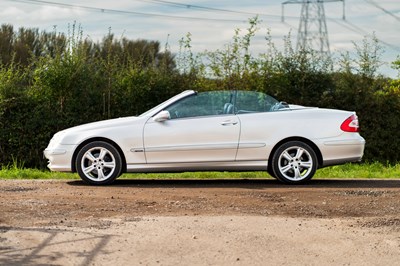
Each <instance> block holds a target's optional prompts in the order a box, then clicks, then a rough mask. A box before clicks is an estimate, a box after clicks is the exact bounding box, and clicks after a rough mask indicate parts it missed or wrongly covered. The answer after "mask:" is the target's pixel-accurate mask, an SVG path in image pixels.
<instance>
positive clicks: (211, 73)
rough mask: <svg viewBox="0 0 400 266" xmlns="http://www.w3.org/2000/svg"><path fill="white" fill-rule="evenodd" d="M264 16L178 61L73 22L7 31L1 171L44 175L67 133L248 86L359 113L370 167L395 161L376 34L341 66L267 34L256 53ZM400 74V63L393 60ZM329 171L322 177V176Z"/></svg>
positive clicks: (2, 34) (395, 95) (391, 86)
mask: <svg viewBox="0 0 400 266" xmlns="http://www.w3.org/2000/svg"><path fill="white" fill-rule="evenodd" d="M259 28H260V21H259V20H258V19H257V18H252V19H250V20H249V25H248V27H247V29H236V30H235V31H234V32H233V38H232V41H231V42H230V43H228V44H226V45H225V46H223V47H222V48H221V49H217V50H214V51H210V50H207V51H204V52H202V53H194V52H193V50H192V48H193V47H192V43H191V38H192V36H191V34H190V33H188V34H187V35H186V36H185V37H184V38H182V40H181V42H180V44H181V48H180V51H179V54H178V55H176V57H175V55H173V54H172V53H171V51H169V50H168V44H167V45H166V46H165V49H164V50H162V48H161V45H160V44H159V43H158V42H155V41H146V40H129V39H127V38H125V37H122V38H120V39H116V38H115V37H114V35H113V34H112V33H111V31H110V32H109V33H108V34H107V35H106V36H105V37H104V38H103V39H102V40H101V41H100V42H96V43H95V42H93V41H92V40H90V39H84V38H83V37H82V36H83V33H82V30H81V29H80V27H79V26H77V25H76V24H73V25H71V26H70V30H69V32H68V34H67V35H65V34H61V33H57V32H56V29H55V30H54V31H53V32H50V33H47V32H39V31H38V30H37V29H25V28H21V29H18V30H14V28H13V27H12V26H11V25H2V26H1V27H0V165H2V166H3V167H6V166H9V165H12V164H13V162H21V161H23V162H24V164H25V166H26V167H39V168H45V164H46V161H45V160H44V159H43V156H42V151H43V150H44V149H45V147H46V145H47V143H48V141H49V140H50V138H51V136H52V135H53V134H54V133H55V132H57V131H59V130H61V129H64V128H67V127H71V126H75V125H79V124H82V123H87V122H91V121H97V120H102V119H108V118H114V117H121V116H129V115H138V114H140V113H142V112H144V111H146V110H147V109H149V108H150V107H153V106H155V105H156V104H158V103H160V102H162V101H164V100H166V99H167V98H169V97H171V96H172V95H175V94H177V93H179V92H181V91H183V90H187V89H194V90H199V91H207V90H212V89H241V90H255V91H261V92H266V93H267V94H270V95H272V96H274V97H275V98H277V99H279V100H283V101H286V102H289V103H295V104H301V105H308V106H319V107H327V108H338V109H345V110H351V111H356V112H357V114H358V115H359V119H360V123H361V129H362V132H361V134H362V135H363V136H364V137H365V138H366V140H367V145H366V150H365V156H364V158H365V160H366V161H370V162H372V161H379V162H382V163H387V162H389V163H393V164H395V163H397V162H399V161H400V147H399V146H398V145H394V144H393V143H394V141H396V140H397V139H400V72H399V77H398V79H388V78H384V77H381V76H379V75H377V69H378V67H379V66H380V64H381V62H380V55H381V51H382V49H381V47H380V46H379V43H378V41H377V39H376V38H375V37H374V36H372V37H371V38H365V40H363V42H362V43H361V44H357V43H354V45H355V50H356V53H355V54H350V53H346V52H345V53H343V54H342V55H341V57H340V58H338V59H331V58H327V57H324V56H320V55H319V54H318V53H316V52H314V51H308V50H301V51H297V50H295V49H294V48H293V45H292V43H291V36H290V34H289V35H288V36H287V37H285V40H284V47H283V49H277V48H276V46H275V44H274V43H273V42H272V38H271V36H270V35H269V33H267V35H266V36H265V41H266V45H265V53H263V54H261V55H253V54H252V53H251V44H252V41H253V38H254V37H255V35H256V32H257V31H258V30H259ZM393 68H394V69H397V70H399V71H400V57H399V58H397V60H396V61H395V62H393ZM323 171H325V170H323Z"/></svg>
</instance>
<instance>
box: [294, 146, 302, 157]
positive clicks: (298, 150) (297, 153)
mask: <svg viewBox="0 0 400 266" xmlns="http://www.w3.org/2000/svg"><path fill="white" fill-rule="evenodd" d="M303 153H304V149H302V148H298V149H297V152H296V156H295V158H296V159H300V158H301V156H303Z"/></svg>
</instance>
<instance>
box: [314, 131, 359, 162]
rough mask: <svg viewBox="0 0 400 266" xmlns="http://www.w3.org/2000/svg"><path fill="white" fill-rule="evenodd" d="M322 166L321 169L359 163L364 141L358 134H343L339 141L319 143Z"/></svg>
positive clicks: (331, 140)
mask: <svg viewBox="0 0 400 266" xmlns="http://www.w3.org/2000/svg"><path fill="white" fill-rule="evenodd" d="M318 147H319V148H320V150H321V153H322V158H323V164H322V166H321V167H325V166H330V165H338V164H344V163H350V162H359V161H361V159H362V157H363V155H364V148H365V139H364V138H363V137H361V136H360V135H359V134H354V133H353V134H344V135H343V136H341V138H339V139H329V140H328V139H326V140H322V141H320V143H319V145H318Z"/></svg>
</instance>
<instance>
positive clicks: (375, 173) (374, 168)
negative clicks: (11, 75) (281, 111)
mask: <svg viewBox="0 0 400 266" xmlns="http://www.w3.org/2000/svg"><path fill="white" fill-rule="evenodd" d="M399 176H400V164H396V165H387V164H382V163H379V162H373V163H364V164H345V165H338V166H332V167H327V168H323V169H320V170H318V171H317V173H316V175H315V177H314V179H392V178H398V177H399ZM0 179H79V176H78V174H76V173H74V174H72V173H59V172H50V171H41V170H37V169H30V168H23V167H18V166H14V165H11V166H8V167H2V168H0ZM119 179H130V180H133V181H134V180H143V179H152V180H160V179H162V180H165V179H177V180H182V179H272V177H270V176H269V175H268V174H267V173H266V172H239V173H233V172H195V173H192V172H185V173H166V174H140V173H138V174H124V175H122V176H121V177H120V178H119Z"/></svg>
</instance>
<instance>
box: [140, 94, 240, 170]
mask: <svg viewBox="0 0 400 266" xmlns="http://www.w3.org/2000/svg"><path fill="white" fill-rule="evenodd" d="M232 101H233V92H229V91H218V92H216V91H213V92H203V93H198V94H195V95H191V96H189V97H187V98H184V99H181V100H180V101H179V102H176V103H173V104H172V105H171V106H169V107H167V108H166V109H165V110H164V111H168V113H169V119H167V120H164V121H155V120H154V119H152V118H150V119H149V120H148V121H147V123H146V124H145V126H144V132H143V140H144V147H145V155H146V160H147V163H188V162H191V163H194V162H200V163H202V162H222V161H234V160H235V157H236V152H237V148H238V142H239V133H240V122H239V119H238V118H237V116H236V115H234V114H233V108H232V107H233V104H232Z"/></svg>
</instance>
